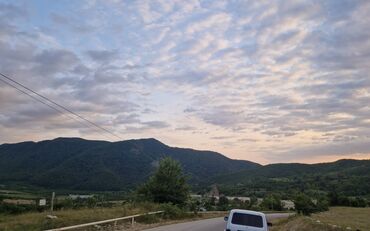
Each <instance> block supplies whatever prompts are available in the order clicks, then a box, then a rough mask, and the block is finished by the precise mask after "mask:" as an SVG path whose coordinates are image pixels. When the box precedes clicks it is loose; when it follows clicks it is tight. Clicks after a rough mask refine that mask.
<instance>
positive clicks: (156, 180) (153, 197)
mask: <svg viewBox="0 0 370 231" xmlns="http://www.w3.org/2000/svg"><path fill="white" fill-rule="evenodd" d="M138 193H139V194H140V195H143V196H144V198H145V199H147V200H150V201H153V202H157V203H172V204H178V205H182V204H185V202H186V200H187V199H188V198H189V185H188V184H187V183H186V177H185V175H184V174H183V171H182V168H181V165H180V163H179V162H177V161H175V160H174V159H172V158H170V157H166V158H164V159H162V160H161V161H160V163H159V167H158V169H157V170H156V172H155V173H154V174H153V176H151V177H150V178H149V180H148V181H147V182H146V183H145V184H144V185H143V186H142V187H141V188H139V190H138Z"/></svg>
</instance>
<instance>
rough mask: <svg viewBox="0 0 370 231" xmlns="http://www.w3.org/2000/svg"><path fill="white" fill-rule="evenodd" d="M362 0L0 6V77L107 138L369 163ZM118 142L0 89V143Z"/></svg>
mask: <svg viewBox="0 0 370 231" xmlns="http://www.w3.org/2000/svg"><path fill="white" fill-rule="evenodd" d="M369 12H370V1H366V0H364V1H359V0H348V1H344V0H325V1H319V0H312V1H306V0H302V1H301V0H299V1H298V0H292V1H290V0H281V1H279V0H276V1H260V0H259V1H249V0H229V1H223V0H217V1H214V0H205V1H202V0H186V1H184V0H181V1H179V0H168V1H166V0H152V1H145V0H140V1H119V0H102V1H99V0H96V1H94V0H88V1H87V0H86V1H84V0H80V1H65V0H60V1H48V0H44V1H41V0H40V1H36V0H27V1H26V0H25V1H14V0H12V1H6V0H0V70H1V71H0V72H1V73H3V74H6V75H8V76H10V77H11V78H13V79H14V80H16V81H19V82H20V83H22V84H24V85H25V86H27V87H29V88H31V89H33V90H35V91H37V92H38V93H40V94H42V95H44V96H46V97H48V98H50V99H52V100H54V101H56V102H58V103H59V104H62V105H64V106H65V107H67V108H69V109H70V110H72V111H74V112H76V113H78V114H79V115H81V116H83V117H85V118H87V119H89V120H90V121H93V122H94V123H96V124H98V125H100V126H102V127H104V128H105V129H107V130H109V131H112V132H114V133H115V134H117V135H118V136H119V137H120V139H122V140H124V139H137V138H149V137H154V138H156V139H158V140H160V141H162V142H164V143H166V144H167V145H170V146H177V147H187V148H194V149H201V150H213V151H217V152H220V153H222V154H224V155H226V156H228V157H230V158H234V159H245V160H251V161H255V162H258V163H262V164H267V163H277V162H304V163H316V162H323V161H333V160H337V159H342V158H358V159H363V158H366V159H369V158H370V104H369V102H370V14H369ZM56 137H82V138H85V139H100V140H110V141H117V140H118V138H116V137H113V136H111V135H109V134H107V133H103V132H102V131H99V130H96V129H94V128H93V127H87V126H84V125H83V124H81V123H79V122H77V121H76V120H73V119H71V118H70V116H66V115H62V114H60V113H57V112H56V111H54V110H52V109H50V108H48V107H46V106H45V105H43V104H41V103H39V102H36V101H34V100H33V99H31V98H30V97H28V96H26V95H24V94H22V93H20V92H19V91H17V90H15V89H13V88H11V87H9V86H7V85H5V84H4V83H3V82H0V143H14V142H21V141H26V140H33V141H39V140H44V139H53V138H56Z"/></svg>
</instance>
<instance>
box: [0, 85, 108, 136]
mask: <svg viewBox="0 0 370 231" xmlns="http://www.w3.org/2000/svg"><path fill="white" fill-rule="evenodd" d="M0 81H1V82H3V83H5V84H7V85H9V86H11V87H13V88H15V89H17V90H18V91H20V92H21V93H23V94H25V95H27V96H29V97H31V98H32V99H34V100H36V101H38V102H39V103H42V104H44V105H46V106H48V107H50V108H51V109H53V110H54V111H56V112H58V113H59V114H61V115H64V116H67V117H68V118H70V119H72V120H75V121H77V122H78V123H80V124H82V125H83V126H85V127H86V126H89V125H87V124H85V123H83V122H82V121H80V120H78V119H77V118H76V117H73V116H70V115H69V114H66V113H65V112H64V111H62V110H60V109H59V108H57V107H54V106H53V105H50V104H47V103H46V102H44V101H42V100H40V99H39V98H37V97H35V96H34V95H31V94H30V93H28V92H26V91H24V90H22V89H20V88H18V87H17V86H15V85H13V84H11V83H9V82H7V81H5V80H3V79H0ZM101 135H103V136H105V137H108V136H106V135H105V134H101ZM108 138H109V137H108Z"/></svg>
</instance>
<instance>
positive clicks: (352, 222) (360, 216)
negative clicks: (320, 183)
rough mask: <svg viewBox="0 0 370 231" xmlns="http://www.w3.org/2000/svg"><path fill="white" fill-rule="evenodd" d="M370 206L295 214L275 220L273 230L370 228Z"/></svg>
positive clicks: (318, 230) (367, 229) (366, 230)
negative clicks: (304, 214) (309, 215)
mask: <svg viewBox="0 0 370 231" xmlns="http://www.w3.org/2000/svg"><path fill="white" fill-rule="evenodd" d="M369 217H370V208H349V207H331V208H330V210H329V211H327V212H322V213H317V214H313V215H312V216H311V217H306V216H294V217H290V218H289V219H284V220H278V221H273V227H272V229H271V231H316V230H317V231H344V230H361V231H369V230H370V220H369Z"/></svg>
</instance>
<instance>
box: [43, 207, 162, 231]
mask: <svg viewBox="0 0 370 231" xmlns="http://www.w3.org/2000/svg"><path fill="white" fill-rule="evenodd" d="M163 212H164V211H156V212H149V213H143V214H136V215H131V216H127V217H119V218H114V219H109V220H103V221H95V222H90V223H85V224H80V225H72V226H67V227H62V228H55V229H48V230H45V231H61V230H70V229H78V228H83V227H87V226H93V225H100V224H106V223H110V222H114V224H115V225H116V224H117V221H121V220H128V219H131V225H134V223H135V217H140V216H145V215H154V214H159V213H163Z"/></svg>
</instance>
